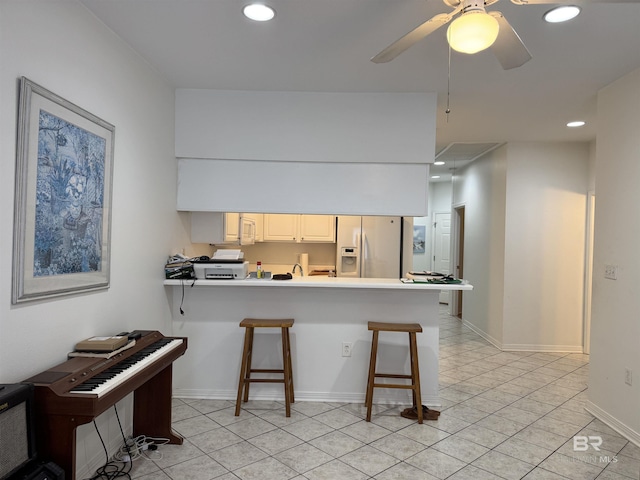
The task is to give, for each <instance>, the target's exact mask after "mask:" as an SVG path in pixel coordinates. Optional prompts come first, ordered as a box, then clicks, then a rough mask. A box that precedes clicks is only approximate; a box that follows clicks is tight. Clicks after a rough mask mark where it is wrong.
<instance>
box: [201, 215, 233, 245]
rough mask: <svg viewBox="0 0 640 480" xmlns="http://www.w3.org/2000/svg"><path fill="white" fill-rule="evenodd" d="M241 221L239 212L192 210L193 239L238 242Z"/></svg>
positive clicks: (219, 242)
mask: <svg viewBox="0 0 640 480" xmlns="http://www.w3.org/2000/svg"><path fill="white" fill-rule="evenodd" d="M239 222H240V215H239V214H238V213H221V212H191V241H192V242H193V243H210V244H225V243H226V244H237V243H238V238H239V237H238V233H239V230H238V228H239Z"/></svg>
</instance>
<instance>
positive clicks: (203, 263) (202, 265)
mask: <svg viewBox="0 0 640 480" xmlns="http://www.w3.org/2000/svg"><path fill="white" fill-rule="evenodd" d="M193 268H194V270H195V274H196V279H199V280H244V279H245V278H247V276H248V275H249V262H248V261H246V260H245V259H244V253H243V252H241V251H240V250H216V252H215V253H214V254H213V257H211V258H210V259H209V260H203V259H200V260H199V261H197V262H196V263H194V265H193Z"/></svg>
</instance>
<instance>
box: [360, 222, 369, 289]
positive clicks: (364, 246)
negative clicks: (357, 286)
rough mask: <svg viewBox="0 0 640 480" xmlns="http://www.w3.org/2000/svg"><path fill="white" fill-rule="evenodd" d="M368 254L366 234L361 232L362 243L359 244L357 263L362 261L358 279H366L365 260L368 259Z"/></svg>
mask: <svg viewBox="0 0 640 480" xmlns="http://www.w3.org/2000/svg"><path fill="white" fill-rule="evenodd" d="M368 256H369V255H368V252H367V233H366V232H364V231H363V232H362V242H361V243H360V253H359V254H358V261H360V260H361V259H362V262H361V264H362V267H361V268H362V271H361V272H360V277H362V278H366V277H367V262H366V259H367V257H368Z"/></svg>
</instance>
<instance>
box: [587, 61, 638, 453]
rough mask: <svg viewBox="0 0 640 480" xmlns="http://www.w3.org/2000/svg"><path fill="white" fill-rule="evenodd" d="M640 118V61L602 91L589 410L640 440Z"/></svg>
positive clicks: (597, 153) (597, 154) (599, 97)
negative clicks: (612, 273)
mask: <svg viewBox="0 0 640 480" xmlns="http://www.w3.org/2000/svg"><path fill="white" fill-rule="evenodd" d="M639 124H640V69H638V70H635V71H633V72H631V73H629V74H627V75H626V76H624V77H622V78H621V79H619V80H618V81H616V82H614V83H612V84H610V85H609V86H607V87H605V88H604V89H603V90H601V91H600V92H599V94H598V135H597V140H596V212H595V243H594V259H593V265H594V274H593V303H592V323H591V359H590V360H591V361H590V376H589V400H590V403H591V404H590V406H589V410H590V411H592V412H593V413H595V414H596V415H597V416H598V417H600V418H602V419H603V420H605V421H606V422H607V423H609V424H610V425H611V426H614V427H615V428H616V429H618V430H619V431H621V432H623V433H624V434H625V435H626V436H627V437H628V438H630V439H631V440H633V441H634V442H635V443H636V444H639V445H640V410H639V409H638V405H640V349H639V348H638V339H640V321H639V320H638V310H640V296H638V288H637V285H638V283H639V280H640V255H638V245H640V217H639V216H638V214H637V205H638V204H639V203H640V190H638V179H639V178H640V162H639V161H638V152H640V137H639V136H638V125H639ZM607 264H610V265H617V266H618V279H617V280H615V281H614V280H608V279H605V278H604V268H605V265H607ZM625 368H629V369H632V370H633V377H634V378H633V386H628V385H626V384H625V383H624V378H625V377H624V376H625Z"/></svg>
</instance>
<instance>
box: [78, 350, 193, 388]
mask: <svg viewBox="0 0 640 480" xmlns="http://www.w3.org/2000/svg"><path fill="white" fill-rule="evenodd" d="M180 345H182V339H170V338H163V339H161V340H158V341H157V342H155V343H153V344H151V345H149V346H148V347H146V348H143V349H142V350H140V351H139V352H136V353H135V354H134V355H131V356H130V357H128V358H126V359H125V360H123V361H121V362H118V363H117V364H115V365H114V366H112V367H110V368H108V369H106V370H105V371H103V372H101V373H99V374H97V375H94V376H93V377H91V378H90V379H88V380H86V381H85V382H83V383H81V384H79V385H77V386H75V387H74V388H72V389H71V390H69V393H82V394H86V393H92V394H96V395H98V397H100V396H102V395H104V394H106V393H107V392H109V391H110V390H112V389H114V388H115V387H117V386H118V385H120V384H121V383H122V382H124V381H126V380H127V379H128V378H130V377H132V376H133V375H135V374H136V373H137V372H139V371H140V370H142V369H143V368H145V367H146V366H147V365H150V364H152V363H153V362H155V361H156V360H158V359H160V358H161V357H163V356H164V355H166V354H167V353H169V352H170V351H172V350H174V349H176V348H178V347H179V346H180Z"/></svg>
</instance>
